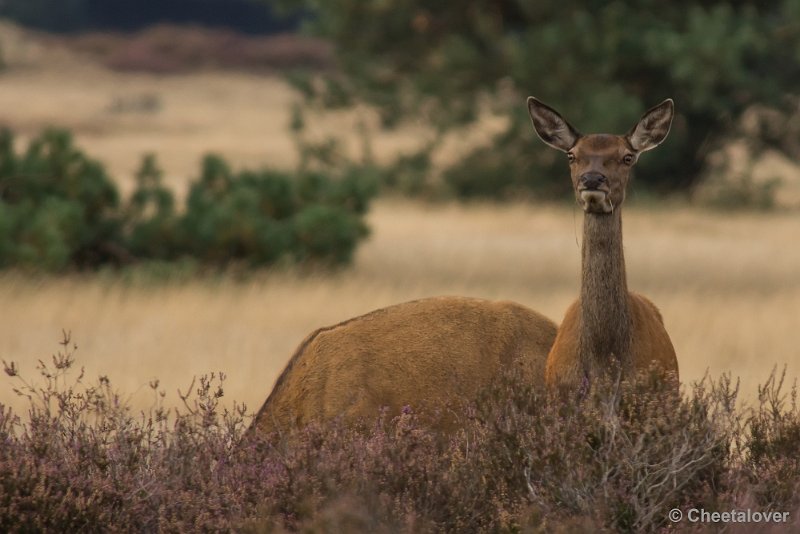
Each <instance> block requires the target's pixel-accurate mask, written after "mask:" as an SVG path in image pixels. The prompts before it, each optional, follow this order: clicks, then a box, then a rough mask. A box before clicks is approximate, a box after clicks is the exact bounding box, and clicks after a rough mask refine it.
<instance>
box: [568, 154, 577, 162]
mask: <svg viewBox="0 0 800 534" xmlns="http://www.w3.org/2000/svg"><path fill="white" fill-rule="evenodd" d="M567 161H569V162H570V163H573V162H574V161H575V154H573V153H572V152H567Z"/></svg>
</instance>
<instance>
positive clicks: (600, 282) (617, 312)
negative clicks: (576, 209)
mask: <svg viewBox="0 0 800 534" xmlns="http://www.w3.org/2000/svg"><path fill="white" fill-rule="evenodd" d="M582 263H583V270H582V280H581V330H580V332H581V335H580V350H581V358H582V360H583V364H584V369H586V370H587V372H591V370H592V369H595V368H596V367H597V366H600V367H601V368H602V369H606V370H607V369H608V366H609V365H614V364H618V365H622V366H623V368H625V367H627V364H629V363H630V362H629V361H628V360H629V359H630V354H629V353H630V345H631V318H630V310H629V305H628V285H627V281H626V278H625V258H624V256H623V252H622V215H621V210H620V209H619V208H617V209H616V210H614V212H613V213H611V214H609V215H594V214H586V215H585V216H584V223H583V249H582Z"/></svg>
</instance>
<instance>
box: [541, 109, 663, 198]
mask: <svg viewBox="0 0 800 534" xmlns="http://www.w3.org/2000/svg"><path fill="white" fill-rule="evenodd" d="M528 111H529V112H530V114H531V120H532V121H533V128H534V130H536V133H537V134H538V135H539V137H540V138H541V140H542V141H544V142H545V143H547V144H548V145H550V146H551V147H553V148H556V149H558V150H561V151H562V152H566V153H567V158H568V160H569V168H570V173H571V174H572V186H573V187H574V189H575V197H576V198H577V200H578V203H579V204H580V205H581V206H582V207H583V211H585V212H586V213H611V212H613V211H614V208H615V207H617V206H619V205H620V204H622V202H623V201H624V200H625V188H626V187H627V185H628V178H629V177H630V172H631V167H633V165H634V164H635V163H636V161H637V160H638V159H639V154H641V153H642V152H646V151H647V150H650V149H653V148H655V147H657V146H658V145H659V144H660V143H661V142H662V141H663V140H664V139H665V138H666V137H667V134H668V133H669V128H670V125H671V124H672V115H673V112H674V105H673V103H672V100H671V99H667V100H664V101H663V102H662V103H660V104H659V105H657V106H655V107H653V108H651V109H650V110H648V111H647V112H646V113H645V114H644V115H642V118H641V119H639V122H638V123H636V125H635V126H634V127H633V128H631V130H630V131H629V132H628V133H627V134H625V135H610V134H590V135H582V134H581V133H580V132H578V130H576V129H575V128H573V127H572V126H571V125H570V124H569V123H568V122H567V121H566V120H564V118H563V117H562V116H561V115H560V114H559V113H558V112H557V111H556V110H554V109H553V108H551V107H550V106H547V105H545V104H543V103H542V102H540V101H539V100H537V99H535V98H533V97H532V96H530V97H528Z"/></svg>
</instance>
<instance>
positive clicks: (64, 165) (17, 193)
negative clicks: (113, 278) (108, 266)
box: [0, 130, 121, 270]
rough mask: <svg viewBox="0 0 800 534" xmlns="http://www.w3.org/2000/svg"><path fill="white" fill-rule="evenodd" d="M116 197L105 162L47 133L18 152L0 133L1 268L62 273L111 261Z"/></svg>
mask: <svg viewBox="0 0 800 534" xmlns="http://www.w3.org/2000/svg"><path fill="white" fill-rule="evenodd" d="M118 205H119V195H118V193H117V189H116V187H115V186H114V184H113V183H112V182H111V180H110V178H109V177H108V175H107V174H106V172H105V170H104V169H103V166H102V165H101V164H100V163H98V162H97V161H94V160H92V159H90V158H88V157H87V156H86V155H85V154H83V153H82V152H81V151H80V150H78V149H77V148H75V146H74V145H73V142H72V136H71V135H70V134H69V133H68V132H65V131H60V130H48V131H46V132H44V133H43V134H42V135H41V136H40V137H38V138H36V139H34V140H33V141H31V143H30V145H29V147H28V150H27V151H26V152H25V153H24V154H23V155H21V156H18V155H17V154H16V153H15V152H14V149H13V136H12V135H11V133H10V132H8V131H3V132H2V133H0V221H2V222H0V233H2V234H1V235H2V239H3V245H2V246H0V266H10V265H17V266H21V267H25V268H43V269H46V270H62V269H64V268H66V267H67V266H69V265H74V266H79V267H82V266H89V265H93V264H96V263H100V262H103V261H110V260H113V259H114V257H113V256H114V255H113V251H112V250H113V247H109V244H111V243H114V242H118V241H119V240H120V239H121V228H120V219H119V216H118V213H117V208H118Z"/></svg>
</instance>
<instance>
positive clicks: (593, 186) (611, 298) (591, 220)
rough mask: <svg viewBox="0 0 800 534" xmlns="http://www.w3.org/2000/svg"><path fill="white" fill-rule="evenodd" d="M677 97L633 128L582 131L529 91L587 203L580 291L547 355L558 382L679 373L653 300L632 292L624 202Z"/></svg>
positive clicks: (547, 136)
mask: <svg viewBox="0 0 800 534" xmlns="http://www.w3.org/2000/svg"><path fill="white" fill-rule="evenodd" d="M673 110H674V105H673V103H672V100H665V101H664V102H662V103H661V104H659V105H657V106H655V107H653V108H651V109H650V110H649V111H647V112H646V113H645V114H644V115H643V116H642V118H641V119H640V120H639V122H638V123H637V124H636V125H635V126H634V127H633V128H632V129H631V130H630V131H629V132H628V133H627V134H626V135H622V136H620V135H608V134H592V135H582V134H580V133H579V132H578V131H577V130H576V129H575V128H573V127H572V126H571V125H570V124H569V123H568V122H567V121H566V120H564V119H563V118H562V117H561V115H559V113H558V112H557V111H555V110H554V109H553V108H551V107H549V106H547V105H545V104H543V103H542V102H540V101H539V100H537V99H535V98H533V97H529V98H528V111H529V112H530V116H531V119H532V120H533V127H534V129H535V130H536V133H537V134H538V135H539V137H540V138H541V139H542V141H544V142H545V143H546V144H548V145H550V146H551V147H553V148H556V149H558V150H561V151H562V152H566V154H567V159H568V161H569V169H570V174H571V175H572V186H573V188H574V190H575V196H576V199H577V201H578V204H579V205H580V206H581V207H582V208H583V211H584V218H583V245H582V252H581V255H582V269H581V271H582V274H581V291H580V297H579V298H578V300H576V301H575V302H574V303H573V304H572V305H571V306H570V307H569V309H568V310H567V312H566V314H565V316H564V320H563V322H562V323H561V326H560V327H559V329H558V334H557V336H556V340H555V342H554V344H553V347H552V348H551V349H550V353H549V354H548V357H547V364H546V369H545V380H546V383H547V384H548V386H551V387H557V386H559V387H567V388H574V389H577V390H582V389H584V388H585V387H586V386H587V385H588V384H590V383H591V381H592V379H593V378H594V377H598V376H603V375H606V376H607V375H608V374H609V373H610V372H611V370H613V369H616V370H618V371H619V372H621V373H622V375H623V376H630V375H631V374H632V373H636V372H640V371H646V370H648V369H649V368H650V367H651V366H653V365H655V366H656V368H658V369H660V370H663V371H666V372H669V373H672V374H673V375H674V378H675V379H676V380H677V378H678V361H677V358H676V357H675V349H674V348H673V346H672V342H671V341H670V338H669V335H668V334H667V331H666V329H665V328H664V321H663V319H662V317H661V314H660V312H659V311H658V309H657V308H656V307H655V305H654V304H653V303H652V302H650V301H649V300H648V299H646V298H645V297H643V296H642V295H639V294H637V293H633V292H630V291H628V284H627V281H626V277H625V259H624V256H623V251H622V204H623V201H624V200H625V189H626V186H627V185H628V179H629V177H630V173H631V168H632V167H633V166H634V164H635V163H636V161H637V160H638V158H639V155H640V154H641V153H642V152H645V151H647V150H651V149H653V148H655V147H656V146H658V145H659V144H660V143H661V142H662V141H663V140H664V139H665V138H666V137H667V134H668V133H669V130H670V126H671V124H672V116H673V112H674V111H673Z"/></svg>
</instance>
